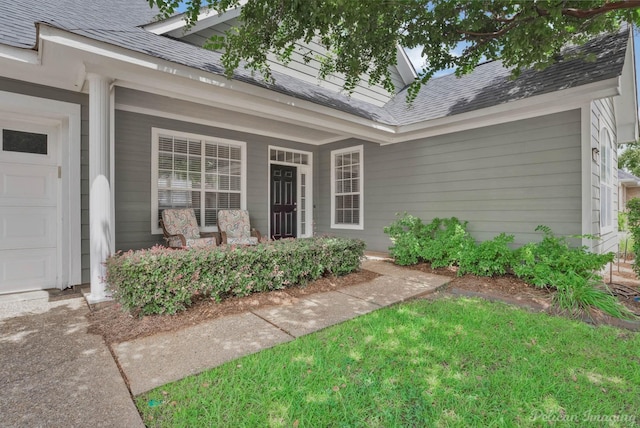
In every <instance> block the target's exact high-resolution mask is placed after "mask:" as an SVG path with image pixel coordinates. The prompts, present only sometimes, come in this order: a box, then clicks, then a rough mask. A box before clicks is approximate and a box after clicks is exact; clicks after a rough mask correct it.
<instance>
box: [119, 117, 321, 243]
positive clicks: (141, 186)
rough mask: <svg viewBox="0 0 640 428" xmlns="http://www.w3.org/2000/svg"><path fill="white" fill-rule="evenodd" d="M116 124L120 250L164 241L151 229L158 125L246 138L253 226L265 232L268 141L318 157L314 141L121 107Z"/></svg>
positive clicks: (248, 207)
mask: <svg viewBox="0 0 640 428" xmlns="http://www.w3.org/2000/svg"><path fill="white" fill-rule="evenodd" d="M115 123H116V135H115V171H116V180H115V212H116V219H115V228H116V229H115V230H116V249H117V250H129V249H139V248H147V247H150V246H152V245H154V244H161V243H163V240H162V235H153V234H151V129H152V128H154V127H156V128H162V129H168V130H174V131H180V132H189V133H194V134H200V135H206V136H213V137H220V138H227V139H230V140H236V141H244V142H246V144H247V209H248V210H249V214H250V219H251V225H252V227H255V228H257V229H258V230H260V231H261V232H262V233H264V234H266V233H267V230H268V221H269V190H268V189H269V187H268V180H269V176H268V165H269V163H268V147H269V145H274V146H280V147H285V148H291V149H297V150H305V151H309V152H312V153H314V159H315V158H317V156H316V154H315V153H316V152H317V149H316V147H314V146H308V145H305V144H300V143H294V142H290V141H283V140H277V139H274V138H269V137H261V136H258V135H252V134H246V133H241V132H236V131H230V130H226V129H221V128H215V127H211V126H205V125H199V124H193V123H188V122H183V121H177V120H172V119H166V118H162V117H156V116H149V115H145V114H139V113H132V112H126V111H116V122H115ZM314 187H315V186H314ZM315 192H317V190H315V189H314V193H315Z"/></svg>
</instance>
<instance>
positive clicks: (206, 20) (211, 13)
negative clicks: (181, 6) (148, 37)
mask: <svg viewBox="0 0 640 428" xmlns="http://www.w3.org/2000/svg"><path fill="white" fill-rule="evenodd" d="M246 3H247V0H241V1H240V7H241V6H244V5H245V4H246ZM240 7H236V8H233V9H230V10H229V11H227V12H225V13H223V14H219V13H218V12H217V11H216V10H215V9H205V11H204V12H201V13H200V14H199V15H198V22H196V24H195V25H193V26H192V27H191V28H188V29H187V21H186V20H185V18H184V14H180V15H175V16H172V17H170V18H167V19H165V20H162V21H158V22H153V23H151V24H147V25H143V26H142V28H144V29H145V30H147V31H149V32H150V33H153V34H159V35H160V34H167V35H170V36H173V37H178V38H179V37H183V36H185V35H187V34H191V33H194V32H198V31H200V30H202V29H205V28H208V27H211V26H214V25H218V24H220V23H222V22H225V21H228V20H230V19H232V18H235V17H237V16H238V15H240Z"/></svg>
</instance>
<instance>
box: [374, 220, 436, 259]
mask: <svg viewBox="0 0 640 428" xmlns="http://www.w3.org/2000/svg"><path fill="white" fill-rule="evenodd" d="M396 217H398V218H397V219H396V220H395V221H394V222H393V223H391V224H390V225H389V226H387V227H385V228H384V233H386V234H387V235H389V237H390V238H391V242H392V243H393V245H392V246H391V247H389V253H390V254H391V255H392V256H393V258H394V259H395V262H396V263H397V264H399V265H401V266H407V265H415V264H416V263H418V262H419V261H420V257H421V253H422V250H421V247H422V246H423V245H425V242H427V241H430V240H431V231H430V230H429V227H428V226H427V225H425V224H424V223H423V222H422V220H421V219H420V218H418V217H415V216H413V215H410V214H407V213H406V212H405V213H404V214H400V213H398V214H396Z"/></svg>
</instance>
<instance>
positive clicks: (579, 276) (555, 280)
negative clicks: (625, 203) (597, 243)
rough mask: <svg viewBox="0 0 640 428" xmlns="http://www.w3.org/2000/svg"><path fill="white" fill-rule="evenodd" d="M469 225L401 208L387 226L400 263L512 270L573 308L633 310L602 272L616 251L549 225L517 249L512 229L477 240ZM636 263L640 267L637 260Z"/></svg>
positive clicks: (639, 212) (638, 220) (639, 208)
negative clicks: (596, 249) (582, 242)
mask: <svg viewBox="0 0 640 428" xmlns="http://www.w3.org/2000/svg"><path fill="white" fill-rule="evenodd" d="M635 204H636V205H633V206H632V207H630V213H629V225H630V228H631V230H632V233H633V230H634V225H636V229H635V230H636V233H638V235H639V236H638V238H637V239H636V240H635V241H634V242H640V199H638V200H637V202H636V203H635ZM634 209H635V210H636V211H634ZM634 215H635V217H634ZM466 227H467V222H460V221H459V220H458V219H457V218H455V217H452V218H450V219H438V218H436V219H434V220H433V221H432V222H431V223H429V224H424V223H423V222H422V220H421V219H419V218H418V217H415V216H412V215H408V214H407V213H404V214H403V215H400V214H398V218H397V219H396V220H395V221H394V222H393V223H392V224H391V225H390V226H388V227H385V229H384V232H385V233H387V234H389V236H390V237H391V241H392V243H393V246H392V247H390V252H391V255H392V256H393V257H394V258H395V261H396V263H397V264H400V265H412V264H416V263H418V262H421V261H425V262H430V263H431V266H432V267H435V268H437V267H444V266H453V265H458V266H459V267H460V269H459V270H458V275H463V274H465V273H472V274H475V275H479V276H494V275H504V274H505V273H506V272H508V271H509V270H512V271H513V273H514V274H515V275H516V276H518V277H519V278H521V279H523V280H524V281H526V282H528V283H530V284H532V285H535V286H538V287H546V288H550V289H554V290H555V291H556V292H555V294H554V297H553V299H554V302H555V303H556V304H557V305H558V306H559V307H560V308H561V309H564V310H567V311H569V312H571V313H575V312H579V311H583V310H585V309H586V308H588V307H596V308H598V309H600V310H602V311H604V312H606V313H608V314H610V315H612V316H617V317H631V316H632V314H631V313H630V312H629V311H627V310H626V308H625V307H624V306H622V305H620V303H619V302H618V301H617V299H616V298H615V297H614V296H613V295H612V294H611V293H610V292H609V290H608V289H607V288H606V285H605V284H604V282H603V281H602V278H601V277H600V276H598V275H597V272H600V271H602V270H603V269H604V266H605V265H606V264H607V263H610V262H612V261H613V258H614V254H613V253H607V254H595V253H591V252H589V251H588V250H587V248H586V247H577V248H574V247H572V246H571V245H570V243H569V240H568V239H567V238H565V237H558V236H555V235H554V234H553V232H552V231H551V229H550V228H549V227H547V226H538V227H537V228H536V231H539V232H542V233H543V238H542V240H541V241H540V242H537V243H528V244H526V245H524V246H523V247H521V248H519V249H518V250H516V251H513V250H512V249H511V248H510V244H512V243H513V241H514V237H513V235H507V234H505V233H501V234H500V235H498V236H496V237H495V238H494V239H493V240H490V241H485V242H482V243H480V244H476V243H475V242H474V241H473V239H472V238H471V236H470V235H469V233H468V232H467V230H466ZM634 237H635V235H634ZM637 251H640V245H637V246H636V245H634V252H636V254H638V253H637ZM634 269H638V267H637V265H634Z"/></svg>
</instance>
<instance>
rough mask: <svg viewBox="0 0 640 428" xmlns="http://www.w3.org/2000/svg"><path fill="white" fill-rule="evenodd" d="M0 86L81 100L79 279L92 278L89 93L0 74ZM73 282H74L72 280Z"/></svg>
mask: <svg viewBox="0 0 640 428" xmlns="http://www.w3.org/2000/svg"><path fill="white" fill-rule="evenodd" d="M0 90H1V91H7V92H15V93H19V94H23V95H29V96H32V97H40V98H47V99H51V100H57V101H64V102H68V103H74V104H80V114H81V121H82V123H81V139H80V147H81V153H80V174H81V183H80V186H81V192H82V194H81V198H80V204H81V205H80V206H81V222H82V226H81V239H82V242H81V254H82V282H83V283H87V282H89V281H91V274H90V272H89V96H88V95H86V94H80V93H77V92H71V91H65V90H62V89H57V88H52V87H50V86H42V85H35V84H32V83H27V82H22V81H19V80H12V79H6V78H2V77H0ZM73 285H76V284H73Z"/></svg>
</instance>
